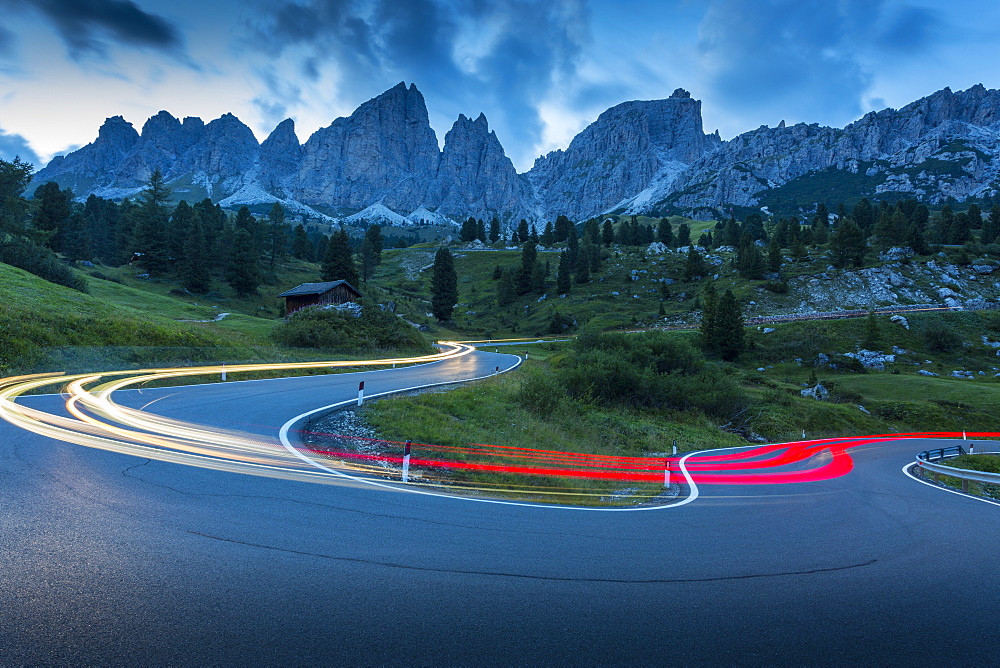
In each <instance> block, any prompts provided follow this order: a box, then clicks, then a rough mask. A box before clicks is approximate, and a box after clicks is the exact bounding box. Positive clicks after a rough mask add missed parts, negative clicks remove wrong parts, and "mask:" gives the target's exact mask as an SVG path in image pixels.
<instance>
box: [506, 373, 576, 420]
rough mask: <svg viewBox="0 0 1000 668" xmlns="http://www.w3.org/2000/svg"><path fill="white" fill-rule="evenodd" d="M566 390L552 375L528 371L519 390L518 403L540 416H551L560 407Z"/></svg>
mask: <svg viewBox="0 0 1000 668" xmlns="http://www.w3.org/2000/svg"><path fill="white" fill-rule="evenodd" d="M564 396H566V392H565V390H563V388H562V387H561V386H560V385H559V383H558V382H556V380H555V378H553V377H552V376H551V375H550V374H545V373H542V372H540V371H535V370H528V371H527V372H526V374H525V376H524V380H523V381H522V382H521V386H520V387H519V388H518V389H517V392H516V394H515V397H516V399H517V402H518V403H519V404H521V406H523V407H524V408H525V409H527V410H529V411H531V412H532V413H535V414H538V415H543V416H544V415H551V414H552V413H553V412H555V410H556V409H557V408H558V407H559V404H560V403H561V402H562V398H563V397H564Z"/></svg>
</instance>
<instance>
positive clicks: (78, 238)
mask: <svg viewBox="0 0 1000 668" xmlns="http://www.w3.org/2000/svg"><path fill="white" fill-rule="evenodd" d="M61 232H62V233H61V234H60V237H61V239H62V243H61V250H62V252H63V254H64V255H66V257H68V258H69V259H70V260H89V259H91V258H92V257H93V248H92V245H91V237H90V230H89V229H88V228H87V220H86V219H85V218H84V217H83V213H82V212H81V211H74V212H73V213H71V214H70V215H69V218H67V219H66V221H65V222H64V223H63V227H62V231H61Z"/></svg>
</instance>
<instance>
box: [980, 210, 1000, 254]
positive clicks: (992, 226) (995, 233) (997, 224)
mask: <svg viewBox="0 0 1000 668" xmlns="http://www.w3.org/2000/svg"><path fill="white" fill-rule="evenodd" d="M997 237H1000V204H995V205H993V208H992V209H991V210H990V215H989V217H988V218H987V219H986V220H985V221H983V236H982V240H983V243H984V244H992V243H994V242H995V241H996V240H997Z"/></svg>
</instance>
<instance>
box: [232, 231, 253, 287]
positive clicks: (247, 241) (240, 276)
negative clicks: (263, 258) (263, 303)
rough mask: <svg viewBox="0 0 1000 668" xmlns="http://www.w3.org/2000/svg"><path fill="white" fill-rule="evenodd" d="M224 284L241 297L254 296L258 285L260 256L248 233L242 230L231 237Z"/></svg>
mask: <svg viewBox="0 0 1000 668" xmlns="http://www.w3.org/2000/svg"><path fill="white" fill-rule="evenodd" d="M226 282H227V283H229V286H230V287H231V288H232V289H233V290H235V291H236V294H237V295H239V296H241V297H245V296H247V295H252V294H256V293H257V286H259V285H260V256H259V255H258V254H257V248H256V244H255V243H254V241H253V239H251V238H250V232H249V231H247V230H246V229H244V228H240V229H238V230H236V233H235V234H234V235H233V248H232V252H231V253H230V256H229V266H228V267H227V268H226Z"/></svg>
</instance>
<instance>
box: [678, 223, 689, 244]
mask: <svg viewBox="0 0 1000 668" xmlns="http://www.w3.org/2000/svg"><path fill="white" fill-rule="evenodd" d="M677 245H678V246H679V247H684V246H690V245H691V228H690V227H689V226H688V224H687V223H681V224H680V226H679V227H678V228H677Z"/></svg>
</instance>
